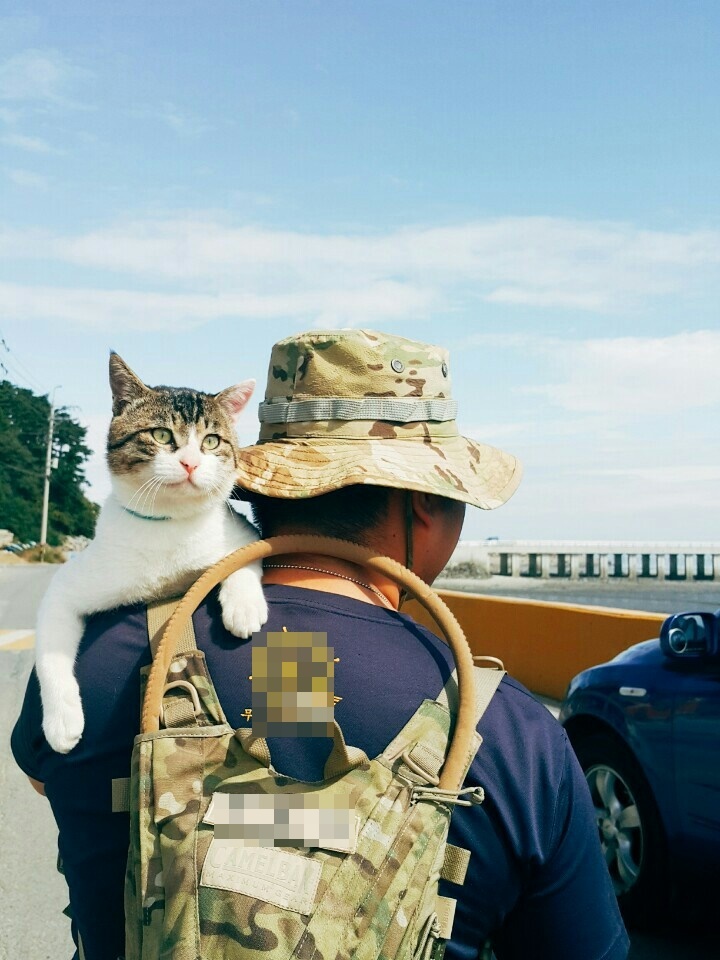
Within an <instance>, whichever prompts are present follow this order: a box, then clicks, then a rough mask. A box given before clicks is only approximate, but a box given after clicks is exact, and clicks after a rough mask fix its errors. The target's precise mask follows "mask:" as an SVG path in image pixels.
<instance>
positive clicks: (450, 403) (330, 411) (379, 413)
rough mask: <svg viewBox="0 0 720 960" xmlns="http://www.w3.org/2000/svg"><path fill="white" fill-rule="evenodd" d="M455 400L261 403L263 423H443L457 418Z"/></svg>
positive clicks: (337, 399) (334, 399)
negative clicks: (363, 421) (330, 421)
mask: <svg viewBox="0 0 720 960" xmlns="http://www.w3.org/2000/svg"><path fill="white" fill-rule="evenodd" d="M456 416H457V403H456V401H455V400H410V399H402V398H389V397H365V398H364V399H362V400H349V399H346V398H345V397H321V398H319V399H317V400H290V401H288V400H276V401H272V400H270V401H267V400H266V401H265V402H264V403H261V404H260V408H259V417H260V423H312V422H313V421H316V420H388V421H390V422H391V423H427V422H428V421H436V422H440V423H443V422H445V421H447V420H455V418H456Z"/></svg>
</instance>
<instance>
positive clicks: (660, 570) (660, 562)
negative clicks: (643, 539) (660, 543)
mask: <svg viewBox="0 0 720 960" xmlns="http://www.w3.org/2000/svg"><path fill="white" fill-rule="evenodd" d="M666 574H667V562H666V556H665V554H664V553H659V554H658V555H657V578H658V580H664V579H665V576H666Z"/></svg>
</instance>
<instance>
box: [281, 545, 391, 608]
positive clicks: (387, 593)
mask: <svg viewBox="0 0 720 960" xmlns="http://www.w3.org/2000/svg"><path fill="white" fill-rule="evenodd" d="M263 583H266V584H270V583H280V584H285V585H286V586H292V587H304V588H305V589H308V590H320V591H322V592H324V593H334V594H337V595H339V596H343V597H351V598H352V599H354V600H362V601H363V602H365V603H371V604H374V605H375V606H378V607H392V608H394V609H395V610H397V608H398V605H399V602H400V588H399V587H398V586H397V585H396V584H395V583H394V582H393V581H392V580H389V579H388V578H387V577H385V576H384V575H383V574H382V573H379V572H377V571H376V570H370V569H368V568H367V567H363V566H360V565H359V564H356V563H349V562H347V561H346V560H338V559H336V558H335V557H327V556H323V555H322V554H315V553H297V554H292V555H291V556H282V557H271V558H270V559H269V560H268V561H266V567H265V571H264V575H263ZM376 591H377V592H376ZM378 593H379V594H381V595H382V597H384V598H385V601H386V602H385V601H383V600H382V599H381V597H380V596H378Z"/></svg>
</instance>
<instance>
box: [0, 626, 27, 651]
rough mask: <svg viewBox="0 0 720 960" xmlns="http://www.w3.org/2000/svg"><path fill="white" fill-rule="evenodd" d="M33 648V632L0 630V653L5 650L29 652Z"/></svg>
mask: <svg viewBox="0 0 720 960" xmlns="http://www.w3.org/2000/svg"><path fill="white" fill-rule="evenodd" d="M34 646H35V631H34V630H0V653H4V652H5V651H6V650H29V649H30V648H31V647H34Z"/></svg>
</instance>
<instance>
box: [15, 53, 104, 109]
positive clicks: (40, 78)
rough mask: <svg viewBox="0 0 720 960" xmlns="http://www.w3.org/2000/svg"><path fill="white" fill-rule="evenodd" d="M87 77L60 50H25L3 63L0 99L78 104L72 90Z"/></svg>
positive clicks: (65, 104) (84, 72)
mask: <svg viewBox="0 0 720 960" xmlns="http://www.w3.org/2000/svg"><path fill="white" fill-rule="evenodd" d="M88 76H89V73H88V71H86V70H84V69H81V68H80V67H77V66H76V65H75V64H73V63H71V62H70V61H69V60H68V59H67V58H66V57H65V56H63V55H62V54H61V53H59V52H58V51H57V50H23V51H22V52H21V53H16V54H15V55H14V56H12V57H9V58H8V59H7V60H5V61H4V62H3V63H0V100H8V101H14V102H18V103H22V102H25V103H33V102H35V103H37V102H39V103H44V104H52V105H54V106H64V107H78V106H79V104H78V103H76V102H75V101H74V100H73V99H72V97H71V90H72V88H73V87H74V85H75V84H76V82H77V81H78V80H82V79H84V78H86V77H88Z"/></svg>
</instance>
